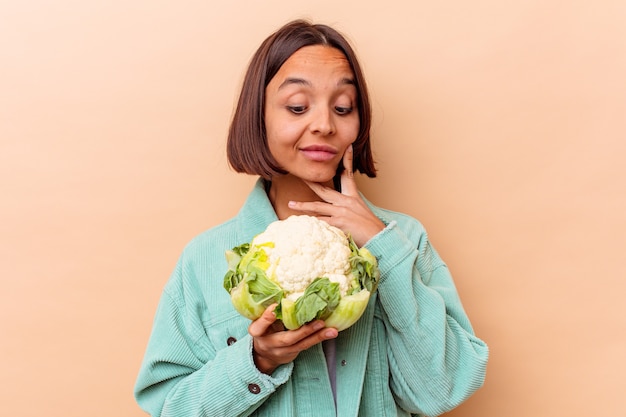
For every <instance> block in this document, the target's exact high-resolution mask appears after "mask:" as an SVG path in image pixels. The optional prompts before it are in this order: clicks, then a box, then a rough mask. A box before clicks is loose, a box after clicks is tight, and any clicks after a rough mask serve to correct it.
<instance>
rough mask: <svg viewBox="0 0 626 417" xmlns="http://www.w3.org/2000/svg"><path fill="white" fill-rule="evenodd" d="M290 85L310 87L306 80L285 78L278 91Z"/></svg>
mask: <svg viewBox="0 0 626 417" xmlns="http://www.w3.org/2000/svg"><path fill="white" fill-rule="evenodd" d="M291 84H297V85H304V86H307V87H311V85H312V84H311V82H310V81H308V80H305V79H304V78H292V77H290V78H287V79H286V80H285V81H283V82H282V84H281V85H280V86H279V87H278V89H279V90H280V89H281V88H283V87H286V86H288V85H291Z"/></svg>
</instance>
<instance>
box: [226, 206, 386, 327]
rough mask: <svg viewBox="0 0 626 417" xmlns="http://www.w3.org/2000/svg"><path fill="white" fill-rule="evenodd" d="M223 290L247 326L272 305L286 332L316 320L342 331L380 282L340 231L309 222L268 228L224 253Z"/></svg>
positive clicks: (298, 219) (362, 252)
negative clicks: (246, 322)
mask: <svg viewBox="0 0 626 417" xmlns="http://www.w3.org/2000/svg"><path fill="white" fill-rule="evenodd" d="M226 259H227V261H228V272H227V273H226V275H225V276H224V288H225V289H226V290H227V291H228V292H229V293H230V296H231V300H232V302H233V305H234V307H235V309H236V310H237V311H239V313H241V314H242V315H244V316H246V317H248V318H249V319H251V320H254V319H257V318H258V317H260V316H261V314H262V313H263V311H264V310H265V309H266V308H267V307H268V306H269V305H271V304H273V303H277V304H278V306H277V307H276V310H275V313H276V315H277V317H278V318H279V319H281V320H282V321H283V324H284V325H285V327H286V328H288V329H296V328H298V327H300V326H302V325H303V324H305V323H308V322H310V321H312V320H315V319H322V320H324V321H325V323H326V326H328V327H336V328H337V329H338V330H344V329H346V328H347V327H349V326H351V325H352V324H354V323H355V322H356V321H357V320H358V319H359V318H360V316H361V315H362V314H363V312H364V311H365V308H366V307H367V302H368V301H369V297H370V294H371V293H372V292H373V291H375V289H376V286H377V284H378V280H379V277H380V272H379V270H378V265H377V261H376V258H375V257H374V256H373V255H372V254H371V253H370V252H369V251H368V250H367V249H365V248H361V249H359V248H358V247H357V246H356V244H355V243H354V241H353V240H352V239H351V238H350V237H349V236H347V235H346V234H345V233H344V232H343V231H342V230H340V229H338V228H336V227H334V226H331V225H329V224H328V223H326V222H324V221H322V220H319V219H318V218H316V217H313V216H307V215H298V216H291V217H289V218H287V219H285V220H278V221H275V222H273V223H271V224H270V225H269V226H268V227H267V228H266V229H265V231H264V232H262V233H260V234H258V235H257V236H255V237H254V238H253V239H252V241H251V242H249V243H244V244H242V245H240V246H237V247H235V248H233V249H232V250H229V251H226Z"/></svg>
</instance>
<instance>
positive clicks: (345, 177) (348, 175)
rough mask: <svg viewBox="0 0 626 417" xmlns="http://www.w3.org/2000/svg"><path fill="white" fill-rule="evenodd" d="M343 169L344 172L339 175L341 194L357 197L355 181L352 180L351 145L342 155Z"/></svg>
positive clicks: (352, 156) (352, 153)
mask: <svg viewBox="0 0 626 417" xmlns="http://www.w3.org/2000/svg"><path fill="white" fill-rule="evenodd" d="M342 161H343V167H344V170H343V172H342V173H341V178H340V180H341V194H344V195H350V196H355V195H358V193H359V190H358V188H357V186H356V181H355V180H354V170H353V161H354V150H353V148H352V145H350V146H348V148H347V149H346V151H345V152H344V154H343V160H342Z"/></svg>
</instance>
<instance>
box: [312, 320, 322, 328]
mask: <svg viewBox="0 0 626 417" xmlns="http://www.w3.org/2000/svg"><path fill="white" fill-rule="evenodd" d="M323 327H324V323H322V322H321V321H318V322H317V323H315V324H313V329H315V330H321V329H322V328H323Z"/></svg>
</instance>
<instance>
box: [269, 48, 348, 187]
mask: <svg viewBox="0 0 626 417" xmlns="http://www.w3.org/2000/svg"><path fill="white" fill-rule="evenodd" d="M356 106H357V90H356V87H355V85H354V74H353V73H352V70H351V69H350V64H349V63H348V60H347V59H346V57H345V56H344V54H343V53H342V52H341V51H339V50H338V49H335V48H332V47H328V46H322V45H315V46H306V47H304V48H301V49H299V50H298V51H296V52H295V53H294V54H293V55H291V57H289V59H287V61H285V63H284V64H283V65H282V67H280V69H279V71H278V72H277V73H276V75H275V76H274V78H272V80H271V81H270V83H269V84H268V86H267V88H266V91H265V127H266V132H267V142H268V146H269V150H270V152H271V154H272V156H273V157H274V158H275V159H276V162H278V164H279V165H280V167H281V168H282V169H284V170H285V171H287V172H289V173H290V174H291V175H294V176H296V177H299V178H302V179H305V180H309V181H314V182H321V183H325V182H328V181H331V180H332V178H333V177H334V175H335V173H336V170H337V166H338V165H339V163H340V162H341V159H342V157H343V154H344V152H345V150H346V148H347V147H348V146H349V145H350V144H351V143H352V142H354V141H355V140H356V137H357V134H358V132H359V113H358V109H357V107H356Z"/></svg>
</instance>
